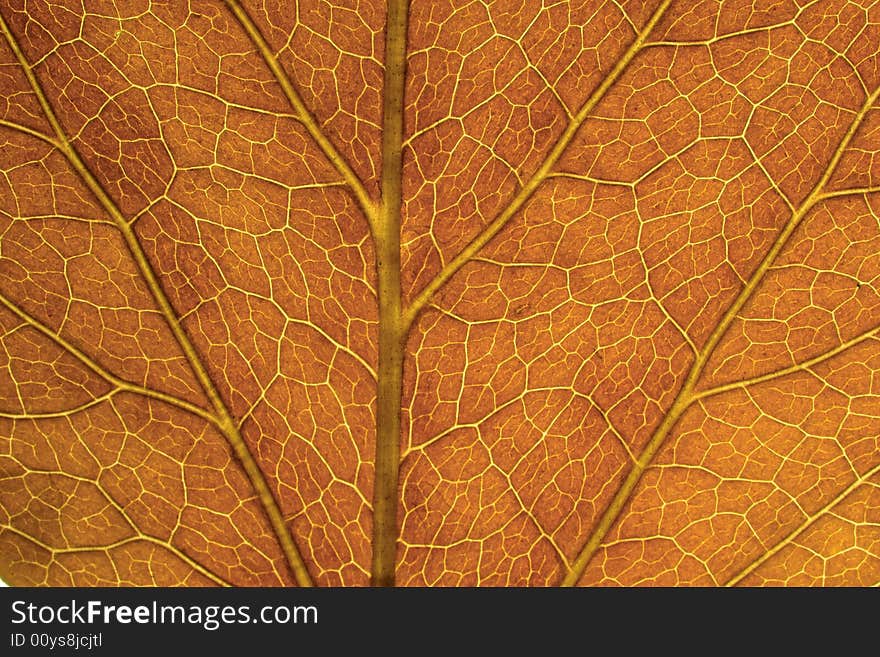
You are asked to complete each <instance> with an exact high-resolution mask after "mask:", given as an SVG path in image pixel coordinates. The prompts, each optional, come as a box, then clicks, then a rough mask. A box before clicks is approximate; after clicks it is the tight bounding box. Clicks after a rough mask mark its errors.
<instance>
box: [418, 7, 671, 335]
mask: <svg viewBox="0 0 880 657" xmlns="http://www.w3.org/2000/svg"><path fill="white" fill-rule="evenodd" d="M671 2H672V0H664V1H663V2H662V3H661V4H660V6H659V7H658V8H657V9H656V10H655V11H654V14H653V15H652V16H651V19H650V20H649V21H648V23H647V24H646V25H645V27H644V28H642V31H641V32H640V33H639V34H638V36H637V37H636V39H635V40H634V41H633V42H632V44H630V47H629V48H628V49H627V50H626V52H625V53H624V54H623V56H622V57H621V58H620V59H619V60H618V62H617V64H616V65H615V66H614V69H613V70H612V71H611V72H610V73H609V74H608V75H607V76H606V77H605V80H604V81H603V82H602V84H600V85H599V86H598V87H597V88H596V90H595V91H593V93H592V94H591V95H590V97H589V98H588V99H587V100H586V102H584V104H583V105H582V106H581V108H580V110H578V113H577V114H576V115H575V117H574V119H573V120H572V121H570V122H569V124H568V126H567V127H566V128H565V130H564V131H563V133H562V135H561V136H560V138H559V140H558V141H557V142H556V145H555V146H554V147H553V149H552V150H551V151H550V152H549V153H548V154H547V157H545V158H544V161H543V162H542V163H541V166H540V167H538V169H537V170H536V171H535V173H533V174H532V176H531V177H530V178H529V179H528V181H526V184H525V185H523V186H522V187H521V188H520V190H519V192H518V193H517V195H516V196H514V198H513V199H512V200H511V201H510V203H509V204H508V205H507V207H505V208H504V210H502V211H501V213H500V214H499V215H498V216H497V217H496V218H495V219H494V220H493V221H492V223H490V224H489V225H488V226H486V228H484V229H483V231H482V232H480V233H479V234H478V235H477V236H476V237H474V238H473V239H472V240H471V241H470V242H469V243H468V244H467V246H465V247H464V248H463V249H462V250H461V252H459V253H458V255H456V256H455V257H454V258H453V259H452V260H450V261H449V262H448V263H447V264H446V265H445V266H444V267H443V269H441V270H440V272H439V273H438V274H437V276H435V277H434V279H433V280H432V281H431V282H430V283H428V284H427V285H426V286H425V287H424V288H423V289H422V291H421V292H420V293H419V294H418V295H417V296H416V298H415V299H413V300H412V302H411V303H410V305H409V307H408V308H407V309H406V311H405V312H404V315H403V320H404V326H407V327H408V326H409V325H410V324H411V323H412V321H413V320H414V319H415V318H416V316H417V315H418V314H419V312H420V311H421V310H422V308H424V307H425V305H426V304H427V303H428V301H429V300H430V299H431V297H433V296H434V294H435V293H436V292H437V290H439V289H440V288H441V287H443V285H444V284H445V283H446V282H447V281H448V280H449V279H450V278H452V275H453V274H455V272H457V271H458V270H459V269H461V267H462V266H463V265H464V264H465V263H467V262H468V261H469V260H470V259H471V258H472V257H473V256H474V255H475V254H476V253H477V252H478V251H479V250H480V249H482V248H483V247H484V246H485V245H486V244H487V243H488V242H489V240H491V239H492V238H493V237H495V235H497V234H498V231H500V230H501V229H502V228H503V227H504V226H505V225H506V224H507V222H508V221H510V219H511V218H512V217H513V216H514V215H516V213H517V212H519V210H520V209H521V208H522V207H523V205H524V204H525V203H526V201H528V200H529V198H531V196H532V194H534V193H535V190H537V189H538V187H539V186H540V185H541V183H543V182H544V180H545V179H546V178H547V177H548V176H549V175H550V173H551V172H552V170H553V167H554V166H555V165H556V163H557V162H558V161H559V158H560V157H562V154H563V153H564V152H565V150H566V149H567V148H568V146H569V144H570V143H571V141H572V140H573V139H574V137H575V135H576V134H577V131H578V129H579V128H580V127H581V124H582V123H583V122H584V121H585V120H586V119H587V117H588V116H589V115H590V112H592V111H593V109H594V108H595V107H596V105H597V104H598V103H599V101H600V100H602V98H604V96H605V94H606V93H608V90H609V89H610V88H611V87H612V86H613V85H614V83H615V82H617V80H618V79H619V78H620V76H621V75H623V72H624V71H625V70H626V67H627V66H629V63H630V62H631V61H632V60H633V58H634V57H635V56H636V55H637V54H638V53H639V51H640V50H641V49H642V47H643V45H644V44H645V41H646V39H647V38H648V35H650V33H651V30H653V29H654V26H655V25H656V24H657V22H658V21H659V20H660V18H661V17H662V16H663V14H664V13H665V12H666V9H667V8H668V7H669V5H670V4H671Z"/></svg>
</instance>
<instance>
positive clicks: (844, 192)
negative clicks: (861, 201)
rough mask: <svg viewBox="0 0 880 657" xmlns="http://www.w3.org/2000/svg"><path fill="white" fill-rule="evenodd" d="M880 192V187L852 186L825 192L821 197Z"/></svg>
mask: <svg viewBox="0 0 880 657" xmlns="http://www.w3.org/2000/svg"><path fill="white" fill-rule="evenodd" d="M878 192H880V187H852V188H850V189H841V190H837V191H832V192H825V193H824V194H822V195H820V197H819V198H820V199H823V200H824V199H826V198H839V197H841V196H852V195H855V194H865V195H867V194H877V193H878Z"/></svg>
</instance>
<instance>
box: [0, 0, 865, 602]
mask: <svg viewBox="0 0 880 657" xmlns="http://www.w3.org/2000/svg"><path fill="white" fill-rule="evenodd" d="M0 30H2V37H3V38H2V39H0V91H2V93H0V148H2V150H0V153H2V155H0V576H2V577H3V578H4V579H5V580H6V581H8V582H10V583H13V584H22V585H196V586H202V585H221V586H227V585H300V586H309V585H346V586H349V585H351V586H356V585H367V584H370V583H372V584H374V585H387V584H400V585H444V586H457V585H468V586H474V585H488V586H504V585H738V584H741V585H753V586H754V585H876V584H878V583H880V348H878V346H880V100H878V98H880V3H878V2H874V1H870V0H860V1H844V0H823V1H817V0H812V1H810V0H730V1H725V2H720V1H717V0H702V1H699V2H679V1H678V0H660V1H657V0H654V1H651V2H630V1H627V0H620V1H607V2H606V1H603V0H580V1H578V0H572V1H566V2H553V3H550V2H527V1H524V0H495V1H487V2H464V1H460V0H438V1H436V2H429V1H427V0H413V1H412V2H406V1H402V0H392V1H391V2H388V3H380V2H378V1H377V0H359V1H358V2H351V1H349V0H341V1H339V2H325V1H323V0H307V1H302V2H295V3H278V2H259V1H257V0H240V1H239V0H227V1H226V2H218V1H208V0H190V1H189V2H186V3H184V2H164V1H162V2H156V1H152V2H146V1H140V2H114V1H113V0H86V1H85V2H83V1H81V0H75V1H74V0H58V1H56V2H52V3H48V2H45V1H44V0H3V2H2V3H0Z"/></svg>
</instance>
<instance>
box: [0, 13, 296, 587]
mask: <svg viewBox="0 0 880 657" xmlns="http://www.w3.org/2000/svg"><path fill="white" fill-rule="evenodd" d="M0 30H2V32H3V35H4V37H5V38H6V41H7V43H8V44H9V47H10V48H11V49H12V51H13V53H15V56H16V58H17V59H18V62H19V64H20V66H21V68H22V70H23V72H24V74H25V76H26V77H27V79H28V82H29V83H30V85H31V88H32V90H33V91H34V94H35V95H36V96H37V100H38V101H39V103H40V107H41V108H42V109H43V113H44V114H45V116H46V119H47V120H48V121H49V124H50V125H51V126H52V129H53V130H54V131H55V134H56V138H57V139H58V142H59V147H60V150H61V152H62V153H63V154H64V156H65V157H66V158H67V160H68V162H70V164H71V166H72V167H73V168H74V169H75V170H76V172H77V174H78V175H79V176H80V178H81V179H82V181H83V182H84V183H85V184H86V186H87V187H88V188H89V190H91V192H92V194H94V195H95V197H96V198H97V199H98V201H99V202H100V203H101V206H102V207H103V208H104V210H105V211H106V212H107V214H109V215H110V216H111V217H112V219H113V221H114V223H115V224H116V226H117V228H118V230H119V232H120V233H121V234H122V236H123V238H124V240H125V244H126V246H127V247H128V250H129V252H130V254H131V256H132V258H133V259H134V261H135V263H136V264H137V266H138V270H139V271H140V273H141V276H142V277H143V278H144V282H145V283H146V285H147V287H148V289H149V290H150V293H151V294H152V296H153V299H154V300H155V302H156V304H157V305H158V306H159V308H160V310H161V312H162V315H163V316H164V318H165V321H166V323H167V324H168V327H169V328H170V329H171V332H172V333H173V334H174V337H175V339H176V340H177V343H178V345H179V346H180V348H181V350H182V351H183V352H184V354H185V355H186V358H187V360H188V361H189V364H190V367H191V368H192V370H193V373H194V374H195V376H196V378H197V379H198V381H199V384H200V385H201V386H202V388H203V390H204V391H205V394H206V395H207V396H208V399H210V401H211V404H212V406H213V407H214V411H215V413H216V415H217V417H216V424H217V426H218V427H219V429H220V431H221V432H222V433H223V435H224V436H225V437H226V439H227V441H228V442H229V444H230V446H231V447H232V449H233V451H234V453H235V455H236V456H237V457H238V460H239V462H240V463H241V464H242V467H243V468H244V470H245V472H246V474H247V476H248V479H250V482H251V485H252V486H253V487H254V490H255V491H256V493H257V496H258V497H259V498H260V502H261V503H262V505H263V509H264V510H265V512H266V515H267V516H268V517H269V521H270V524H271V525H272V529H273V530H274V532H275V535H276V538H277V539H278V542H279V544H280V546H281V549H282V552H283V553H284V555H285V557H286V559H287V562H288V565H289V566H290V569H291V572H292V573H293V575H294V577H295V579H296V581H297V583H298V584H299V585H300V586H311V585H312V581H311V577H310V575H309V574H308V570H307V569H306V566H305V563H304V562H303V560H302V557H301V556H300V554H299V550H298V548H297V547H296V545H295V544H294V542H293V537H292V536H291V534H290V530H289V528H288V527H287V525H286V523H285V522H284V517H283V516H282V514H281V509H280V508H279V506H278V502H277V501H276V500H275V497H274V496H273V494H272V492H271V490H270V488H269V484H268V483H267V481H266V478H265V476H264V474H263V472H262V471H261V470H260V468H259V466H258V465H257V463H256V460H255V459H254V457H253V455H252V454H251V452H250V449H249V448H248V446H247V444H246V443H245V442H244V439H243V438H242V436H241V434H240V433H239V431H238V428H237V427H236V426H235V422H234V421H233V419H232V416H231V415H230V413H229V409H227V408H226V405H225V403H224V402H223V400H222V399H221V398H220V394H219V393H218V392H217V389H216V387H215V386H214V383H213V381H212V380H211V377H210V376H209V374H208V372H207V370H206V369H205V366H204V365H203V364H202V361H201V359H200V358H199V355H198V353H197V352H196V349H195V347H194V346H193V344H192V342H190V339H189V337H188V336H187V334H186V332H185V331H184V330H183V327H182V326H181V324H180V322H179V320H178V317H177V315H176V313H175V311H174V309H173V308H172V306H171V302H170V301H169V300H168V297H167V296H166V295H165V292H164V290H163V289H162V286H161V285H160V284H159V281H158V279H157V278H156V274H155V272H154V271H153V268H152V266H151V265H150V262H149V260H148V259H147V256H146V254H145V253H144V250H143V248H142V247H141V244H140V242H139V241H138V239H137V236H136V235H135V233H134V230H133V229H132V226H131V225H130V224H129V223H128V222H127V221H126V220H125V217H124V216H123V214H122V212H121V210H120V209H119V208H118V207H117V205H116V203H115V202H114V201H113V199H112V198H110V195H109V194H108V193H107V192H106V190H105V189H104V188H103V187H102V186H101V184H100V183H99V182H98V180H97V179H96V178H95V176H94V175H93V174H92V172H91V171H90V170H89V168H88V167H87V166H86V164H85V162H84V161H83V160H82V158H81V157H80V155H79V152H78V151H77V150H76V148H75V147H74V146H73V144H72V143H71V142H70V140H69V139H68V137H67V133H66V132H65V131H64V128H63V127H62V126H61V123H60V122H59V121H58V117H57V116H56V115H55V110H53V109H52V106H51V105H50V104H49V100H48V99H47V98H46V95H45V93H44V92H43V89H42V87H41V86H40V83H39V81H38V80H37V77H36V74H35V73H34V72H33V70H32V69H31V66H30V64H29V63H28V61H27V59H26V58H25V56H24V53H23V52H22V50H21V48H20V46H19V45H18V42H17V41H16V40H15V37H14V36H13V34H12V31H11V30H10V29H9V26H8V25H7V24H6V21H5V20H4V19H3V17H2V16H0Z"/></svg>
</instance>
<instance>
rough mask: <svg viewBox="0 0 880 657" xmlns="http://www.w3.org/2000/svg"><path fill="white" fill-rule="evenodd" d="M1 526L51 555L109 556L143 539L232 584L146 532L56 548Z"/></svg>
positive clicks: (219, 582)
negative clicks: (116, 539)
mask: <svg viewBox="0 0 880 657" xmlns="http://www.w3.org/2000/svg"><path fill="white" fill-rule="evenodd" d="M2 526H3V527H5V528H6V530H7V531H9V532H11V533H13V534H16V535H17V536H20V537H21V538H23V539H25V540H26V541H30V542H31V543H33V544H34V545H37V546H38V547H40V548H42V549H43V550H46V552H49V553H51V554H52V555H53V557H54V555H56V554H76V553H83V552H107V553H108V555H107V556H108V558H109V556H110V555H109V552H110V550H114V549H116V548H119V547H124V546H126V545H128V544H130V543H138V542H140V541H143V542H144V543H152V544H153V545H156V546H158V547H161V548H164V549H166V550H168V551H169V552H171V554H173V555H174V556H176V557H177V558H178V559H180V560H181V561H183V562H184V563H185V564H186V565H187V566H189V567H190V568H192V569H193V570H195V571H196V572H198V573H200V574H202V575H204V576H205V577H206V578H208V579H210V580H211V581H212V582H214V583H215V584H217V585H218V586H224V587H231V586H232V584H230V583H229V582H227V581H226V580H225V579H223V578H222V577H220V576H219V575H217V574H215V573H213V572H211V571H210V570H208V569H207V568H206V567H205V566H203V565H202V564H200V563H199V562H198V561H196V560H195V559H193V558H192V557H190V556H189V555H188V554H186V553H185V552H183V551H182V550H180V549H178V548H176V547H174V546H173V545H171V544H170V543H166V542H165V541H163V540H161V539H158V538H155V537H153V536H147V535H146V534H141V533H138V535H137V536H129V537H128V538H123V539H120V540H118V541H114V542H113V543H108V544H107V545H100V546H94V547H91V546H82V547H67V548H56V547H52V546H51V545H46V544H45V543H43V542H42V541H41V540H39V539H37V538H36V537H35V536H31V535H30V534H26V533H24V532H23V531H21V530H19V529H16V528H15V527H13V526H12V525H2ZM135 531H137V530H135Z"/></svg>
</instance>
